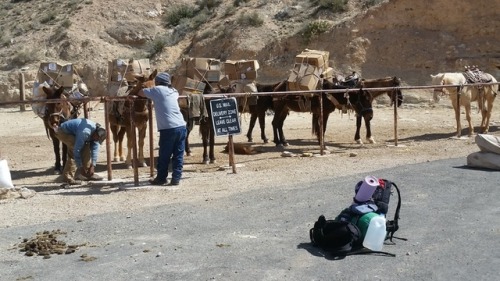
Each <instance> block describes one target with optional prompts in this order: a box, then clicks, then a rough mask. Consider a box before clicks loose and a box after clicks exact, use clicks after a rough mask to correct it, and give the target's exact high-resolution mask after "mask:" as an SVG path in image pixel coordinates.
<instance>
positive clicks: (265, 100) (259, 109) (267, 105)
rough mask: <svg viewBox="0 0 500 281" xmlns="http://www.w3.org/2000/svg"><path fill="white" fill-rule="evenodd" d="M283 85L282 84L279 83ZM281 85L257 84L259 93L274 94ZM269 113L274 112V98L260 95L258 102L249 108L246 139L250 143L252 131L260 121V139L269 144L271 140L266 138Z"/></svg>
mask: <svg viewBox="0 0 500 281" xmlns="http://www.w3.org/2000/svg"><path fill="white" fill-rule="evenodd" d="M279 83H281V82H279ZM279 83H273V84H262V83H255V86H256V88H257V92H273V91H274V89H275V88H276V87H277V86H278V85H279ZM268 111H274V109H273V96H271V95H269V96H265V95H262V96H261V95H259V96H257V102H256V103H255V104H251V105H249V106H248V112H249V113H250V123H249V125H248V131H247V134H246V137H247V139H248V142H253V137H252V131H253V128H254V127H255V122H256V121H257V120H259V127H260V138H261V140H262V141H263V142H264V143H268V142H269V139H268V138H267V136H266V114H267V112H268Z"/></svg>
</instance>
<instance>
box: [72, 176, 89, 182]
mask: <svg viewBox="0 0 500 281" xmlns="http://www.w3.org/2000/svg"><path fill="white" fill-rule="evenodd" d="M75 179H78V180H81V181H88V180H89V179H88V178H87V177H86V176H84V175H82V174H76V175H75Z"/></svg>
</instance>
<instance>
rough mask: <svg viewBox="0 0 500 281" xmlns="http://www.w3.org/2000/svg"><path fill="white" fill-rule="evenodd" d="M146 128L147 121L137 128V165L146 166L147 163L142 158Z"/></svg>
mask: <svg viewBox="0 0 500 281" xmlns="http://www.w3.org/2000/svg"><path fill="white" fill-rule="evenodd" d="M147 129H148V125H147V123H145V124H144V126H142V127H141V128H140V129H139V145H138V147H137V148H138V150H139V155H138V156H139V157H138V159H137V161H139V163H138V164H139V167H147V166H148V164H146V161H145V160H144V140H145V139H146V131H147Z"/></svg>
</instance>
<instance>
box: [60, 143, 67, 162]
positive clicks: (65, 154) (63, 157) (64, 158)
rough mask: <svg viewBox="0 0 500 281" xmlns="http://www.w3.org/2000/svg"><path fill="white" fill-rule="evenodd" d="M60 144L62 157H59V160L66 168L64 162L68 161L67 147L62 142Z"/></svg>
mask: <svg viewBox="0 0 500 281" xmlns="http://www.w3.org/2000/svg"><path fill="white" fill-rule="evenodd" d="M61 144H62V155H61V160H62V166H63V168H64V166H66V162H67V161H68V146H67V145H65V144H64V143H63V142H61Z"/></svg>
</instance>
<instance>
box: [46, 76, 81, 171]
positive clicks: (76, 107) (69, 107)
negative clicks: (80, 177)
mask: <svg viewBox="0 0 500 281" xmlns="http://www.w3.org/2000/svg"><path fill="white" fill-rule="evenodd" d="M41 88H42V90H43V92H44V93H45V95H46V98H47V99H48V100H51V99H66V98H67V96H66V93H65V92H64V87H56V86H51V87H45V86H41ZM80 107H81V104H80V103H77V102H75V103H71V102H69V101H64V102H57V103H47V104H46V105H45V110H44V114H43V117H42V119H43V124H44V126H45V132H46V134H47V138H49V139H50V140H52V146H53V150H54V155H55V163H54V173H55V174H61V173H62V170H63V168H64V166H65V165H66V160H67V155H68V148H67V146H66V145H65V144H64V143H62V142H61V141H60V140H59V139H58V138H57V137H56V133H55V132H54V129H53V126H51V124H57V125H60V124H61V123H62V122H64V121H66V120H69V119H74V118H77V117H78V115H79V114H80Z"/></svg>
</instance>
